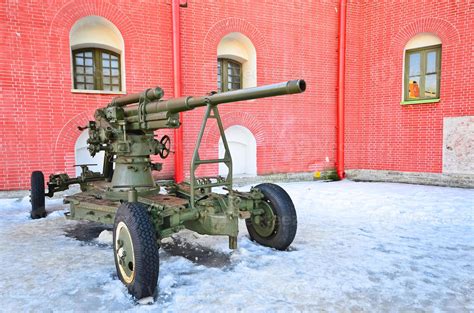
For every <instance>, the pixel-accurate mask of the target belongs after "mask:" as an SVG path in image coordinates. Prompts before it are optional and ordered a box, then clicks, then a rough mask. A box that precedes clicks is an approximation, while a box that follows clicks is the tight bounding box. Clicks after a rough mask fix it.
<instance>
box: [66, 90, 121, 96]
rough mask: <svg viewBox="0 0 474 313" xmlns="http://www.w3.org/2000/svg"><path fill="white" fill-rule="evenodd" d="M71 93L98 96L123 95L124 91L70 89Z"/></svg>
mask: <svg viewBox="0 0 474 313" xmlns="http://www.w3.org/2000/svg"><path fill="white" fill-rule="evenodd" d="M71 92H72V93H92V94H99V95H125V94H126V92H125V91H110V90H85V89H71Z"/></svg>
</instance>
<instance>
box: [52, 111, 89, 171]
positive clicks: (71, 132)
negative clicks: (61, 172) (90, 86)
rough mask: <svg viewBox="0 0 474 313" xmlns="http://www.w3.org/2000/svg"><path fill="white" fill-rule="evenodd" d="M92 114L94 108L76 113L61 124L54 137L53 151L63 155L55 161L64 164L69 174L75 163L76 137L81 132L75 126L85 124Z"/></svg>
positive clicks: (56, 154) (55, 153)
mask: <svg viewBox="0 0 474 313" xmlns="http://www.w3.org/2000/svg"><path fill="white" fill-rule="evenodd" d="M93 114H94V110H89V111H84V112H81V113H79V114H77V115H76V116H74V117H73V118H71V119H70V120H69V121H67V123H65V124H64V125H63V127H62V128H61V131H60V132H59V134H58V136H57V137H56V141H55V143H54V148H53V153H54V155H55V156H63V158H62V159H59V160H57V161H58V162H60V163H61V164H64V166H65V169H66V171H67V172H68V173H69V174H71V173H74V169H73V165H74V163H75V145H76V141H77V139H78V138H79V136H80V135H81V133H82V131H80V130H79V129H78V128H77V126H86V125H87V123H88V122H89V121H90V118H91V116H93Z"/></svg>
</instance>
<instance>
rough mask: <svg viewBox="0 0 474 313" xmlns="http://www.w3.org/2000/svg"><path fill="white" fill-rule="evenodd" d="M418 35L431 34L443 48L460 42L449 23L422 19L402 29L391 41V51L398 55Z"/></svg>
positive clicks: (429, 18)
mask: <svg viewBox="0 0 474 313" xmlns="http://www.w3.org/2000/svg"><path fill="white" fill-rule="evenodd" d="M419 33H433V34H435V35H436V36H438V37H439V38H440V39H441V43H442V44H443V46H444V47H446V46H450V45H455V44H457V43H459V42H460V40H461V39H460V35H459V32H458V30H457V29H456V27H455V26H454V25H453V24H451V23H450V22H448V21H446V20H444V19H441V18H436V17H423V18H419V19H417V20H415V21H414V22H412V23H410V24H408V25H406V26H405V27H403V28H402V29H401V30H400V31H399V32H398V33H397V34H396V35H395V36H394V37H393V39H392V49H394V50H395V51H396V52H397V53H400V51H402V53H403V49H404V48H405V45H406V44H407V42H408V41H409V40H410V39H411V38H413V37H414V36H415V35H417V34H419Z"/></svg>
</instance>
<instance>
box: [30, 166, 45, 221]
mask: <svg viewBox="0 0 474 313" xmlns="http://www.w3.org/2000/svg"><path fill="white" fill-rule="evenodd" d="M30 201H31V214H30V216H31V218H32V219H38V218H43V217H46V209H45V192H44V175H43V172H41V171H34V172H33V173H31V193H30Z"/></svg>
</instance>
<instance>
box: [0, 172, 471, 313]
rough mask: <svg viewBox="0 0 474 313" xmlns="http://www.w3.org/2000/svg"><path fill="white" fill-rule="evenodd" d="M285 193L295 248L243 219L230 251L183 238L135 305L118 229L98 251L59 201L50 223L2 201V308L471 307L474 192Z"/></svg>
mask: <svg viewBox="0 0 474 313" xmlns="http://www.w3.org/2000/svg"><path fill="white" fill-rule="evenodd" d="M281 186H282V187H283V188H284V189H285V190H287V192H288V193H289V194H290V196H291V197H292V199H293V202H294V203H295V206H296V211H297V215H298V232H297V234H296V238H295V241H294V242H293V244H292V245H291V247H290V249H289V251H277V250H273V249H269V248H265V247H262V246H259V245H257V244H255V243H254V242H252V241H251V240H250V239H249V236H248V233H247V231H246V229H245V223H244V222H243V221H241V222H240V225H239V226H240V233H239V237H238V249H237V250H235V251H232V250H229V249H228V246H227V244H228V242H227V238H226V237H220V236H217V237H213V236H203V235H198V234H195V233H193V232H190V231H183V232H180V233H179V234H177V235H174V236H173V238H170V239H166V242H165V243H167V244H168V245H170V246H171V248H170V249H164V248H162V249H160V259H161V261H160V278H159V281H158V283H159V285H158V297H157V299H156V300H155V302H153V303H151V304H148V303H149V302H148V301H145V302H146V303H147V304H148V305H137V303H136V302H135V301H134V300H133V299H132V297H131V296H130V295H129V294H128V292H127V288H126V287H125V286H124V285H123V284H122V283H121V282H120V281H119V279H118V278H117V275H116V273H115V265H114V261H113V253H112V249H111V247H110V245H111V242H112V239H111V231H109V230H107V231H104V232H102V233H100V235H99V236H98V237H95V238H96V241H98V242H103V243H107V245H100V244H92V245H91V244H88V243H87V241H80V240H77V239H75V238H71V237H67V236H66V235H65V233H66V232H65V230H66V229H68V228H70V227H86V226H83V224H81V223H80V222H76V221H69V220H67V219H66V218H64V212H65V211H66V206H64V205H62V203H61V200H60V199H53V200H49V199H47V202H46V206H47V211H48V212H49V215H48V218H46V219H39V220H31V219H30V218H29V212H30V210H31V206H30V203H29V198H28V197H25V198H20V199H0V248H1V251H2V259H3V260H7V261H8V260H13V262H10V263H9V264H10V267H9V270H8V271H4V272H3V276H2V279H1V280H0V295H1V296H0V307H1V308H2V310H3V311H6V312H21V311H55V310H69V311H128V310H130V311H143V310H158V311H189V310H192V311H197V312H208V311H229V310H231V311H247V312H250V311H257V312H267V311H379V312H385V311H451V312H463V311H465V312H467V311H474V306H473V303H474V295H473V293H472V290H473V289H474V265H473V264H474V242H473V241H472V238H474V190H470V189H457V188H443V187H430V186H417V185H405V184H387V183H354V182H350V181H347V180H345V181H340V182H333V183H320V182H304V183H288V184H281ZM245 188H246V189H248V187H245ZM84 225H86V224H84ZM95 236H97V235H95ZM180 250H186V254H187V255H182V254H178V253H177V252H176V251H180ZM196 258H197V260H196ZM206 258H211V259H217V258H222V259H223V260H224V261H223V262H221V263H217V264H218V266H216V265H215V264H210V263H209V262H206Z"/></svg>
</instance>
